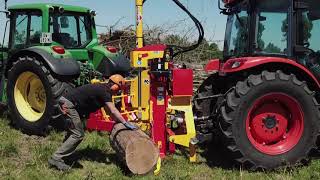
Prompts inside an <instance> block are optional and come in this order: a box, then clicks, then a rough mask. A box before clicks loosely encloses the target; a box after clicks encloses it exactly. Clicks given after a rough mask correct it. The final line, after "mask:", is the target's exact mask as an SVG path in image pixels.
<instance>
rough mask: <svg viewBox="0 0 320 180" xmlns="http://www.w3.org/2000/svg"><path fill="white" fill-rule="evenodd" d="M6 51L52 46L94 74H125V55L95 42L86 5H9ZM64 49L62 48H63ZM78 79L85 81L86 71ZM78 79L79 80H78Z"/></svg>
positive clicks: (91, 13) (126, 62)
mask: <svg viewBox="0 0 320 180" xmlns="http://www.w3.org/2000/svg"><path fill="white" fill-rule="evenodd" d="M8 10H9V12H10V13H9V14H10V15H9V17H10V33H9V34H10V35H9V43H8V44H9V45H8V47H9V52H17V51H19V50H22V49H25V48H29V47H34V46H41V47H44V46H49V47H50V46H51V47H53V46H54V47H56V48H52V50H53V51H54V52H55V53H57V54H58V55H61V54H69V55H71V57H72V58H74V59H75V60H77V61H78V62H81V65H82V66H83V68H84V69H91V70H90V71H95V72H94V74H96V73H98V74H104V75H106V76H110V75H112V74H115V73H120V74H124V75H125V74H126V73H127V72H128V71H129V70H130V63H129V59H128V58H126V57H125V56H124V55H122V54H121V53H120V52H119V51H118V50H117V49H116V48H113V47H103V46H100V45H99V43H98V37H97V32H96V26H95V21H94V17H95V15H96V13H95V11H92V10H90V9H88V8H84V7H78V6H69V5H61V4H41V3H39V4H24V5H15V6H11V7H9V9H8ZM65 50H66V51H65ZM82 77H84V78H85V80H81V83H82V84H83V83H84V82H86V83H88V82H89V79H88V78H86V77H87V75H83V76H82ZM79 83H80V82H79Z"/></svg>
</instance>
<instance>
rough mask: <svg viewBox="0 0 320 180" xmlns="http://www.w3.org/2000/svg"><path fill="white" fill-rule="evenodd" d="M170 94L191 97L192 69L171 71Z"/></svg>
mask: <svg viewBox="0 0 320 180" xmlns="http://www.w3.org/2000/svg"><path fill="white" fill-rule="evenodd" d="M172 93H173V96H192V95H193V71H192V69H173V70H172Z"/></svg>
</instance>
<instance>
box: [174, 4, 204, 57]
mask: <svg viewBox="0 0 320 180" xmlns="http://www.w3.org/2000/svg"><path fill="white" fill-rule="evenodd" d="M172 1H173V2H174V3H175V4H176V5H177V6H179V7H180V8H181V9H182V10H183V11H184V12H185V13H187V14H188V16H189V17H190V18H191V19H192V21H193V22H194V23H195V26H196V27H197V29H198V32H199V38H198V42H197V43H196V44H193V45H191V46H189V47H181V46H174V45H171V47H174V48H177V49H179V51H178V52H175V53H174V54H173V57H175V56H177V55H179V54H181V53H185V52H188V51H192V50H194V49H196V48H197V47H199V45H200V44H201V42H202V41H203V38H204V29H203V26H202V24H201V23H200V21H199V20H198V19H197V18H196V17H194V15H192V14H191V13H190V11H189V10H188V9H187V8H186V7H185V6H184V5H183V4H181V3H180V1H179V0H172Z"/></svg>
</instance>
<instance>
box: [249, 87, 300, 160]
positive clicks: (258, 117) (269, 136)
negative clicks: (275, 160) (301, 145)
mask: <svg viewBox="0 0 320 180" xmlns="http://www.w3.org/2000/svg"><path fill="white" fill-rule="evenodd" d="M246 125H247V127H246V131H247V135H248V138H249V140H250V142H251V143H252V145H253V146H254V147H256V148H257V149H258V150H259V151H261V152H263V153H266V154H270V155H277V154H282V153H284V152H287V151H289V150H290V149H291V148H293V147H294V146H295V145H296V144H297V143H298V141H299V139H300V137H301V136H302V132H303V111H302V109H301V107H300V105H299V103H298V102H297V101H296V100H295V99H294V98H292V97H290V96H288V95H285V94H282V93H272V94H268V95H265V96H263V97H261V98H258V99H257V100H256V101H255V102H254V103H253V106H252V108H251V109H250V111H249V112H248V118H247V120H246Z"/></svg>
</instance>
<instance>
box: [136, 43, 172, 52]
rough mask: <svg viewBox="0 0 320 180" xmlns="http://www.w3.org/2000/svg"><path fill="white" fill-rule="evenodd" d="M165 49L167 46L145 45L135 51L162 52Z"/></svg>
mask: <svg viewBox="0 0 320 180" xmlns="http://www.w3.org/2000/svg"><path fill="white" fill-rule="evenodd" d="M165 49H167V46H166V45H164V44H154V45H147V46H144V47H142V48H137V49H135V51H164V50H165Z"/></svg>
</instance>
